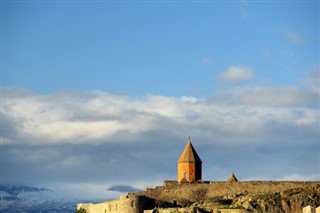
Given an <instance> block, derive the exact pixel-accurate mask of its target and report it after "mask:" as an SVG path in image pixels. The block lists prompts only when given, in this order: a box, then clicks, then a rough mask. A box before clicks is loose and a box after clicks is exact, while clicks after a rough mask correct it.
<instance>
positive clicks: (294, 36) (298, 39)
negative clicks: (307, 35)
mask: <svg viewBox="0 0 320 213" xmlns="http://www.w3.org/2000/svg"><path fill="white" fill-rule="evenodd" d="M285 36H286V37H287V38H288V39H289V41H291V42H292V43H295V44H301V43H302V42H303V39H302V37H301V36H300V35H298V34H297V33H295V32H292V31H286V32H285Z"/></svg>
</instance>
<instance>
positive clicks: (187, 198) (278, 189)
mask: <svg viewBox="0 0 320 213" xmlns="http://www.w3.org/2000/svg"><path fill="white" fill-rule="evenodd" d="M140 194H141V195H145V196H148V197H152V198H154V199H155V200H156V202H157V203H158V206H159V207H169V206H170V204H173V203H174V204H177V206H180V207H190V206H191V207H192V208H195V207H196V208H198V209H199V210H200V209H202V212H212V211H213V212H217V211H218V209H243V210H245V211H248V212H285V213H301V212H302V208H303V207H305V206H307V205H312V206H320V182H278V181H247V182H212V183H210V184H209V183H207V184H200V183H196V184H181V185H178V184H171V185H170V184H169V185H168V186H166V187H163V186H162V187H156V188H148V189H147V190H145V191H143V192H140Z"/></svg>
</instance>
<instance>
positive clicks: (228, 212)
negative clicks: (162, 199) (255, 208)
mask: <svg viewBox="0 0 320 213" xmlns="http://www.w3.org/2000/svg"><path fill="white" fill-rule="evenodd" d="M172 212H179V213H194V212H195V211H194V209H193V208H167V209H158V210H157V213H172ZM215 212H219V213H247V211H246V210H244V209H218V210H216V211H215ZM143 213H154V211H153V210H145V211H143Z"/></svg>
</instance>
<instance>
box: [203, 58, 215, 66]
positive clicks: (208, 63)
mask: <svg viewBox="0 0 320 213" xmlns="http://www.w3.org/2000/svg"><path fill="white" fill-rule="evenodd" d="M201 64H204V65H210V66H211V65H212V64H213V61H212V60H211V59H210V58H201Z"/></svg>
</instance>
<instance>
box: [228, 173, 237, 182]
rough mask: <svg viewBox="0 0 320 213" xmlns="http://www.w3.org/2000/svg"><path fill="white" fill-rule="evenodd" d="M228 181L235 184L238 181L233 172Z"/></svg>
mask: <svg viewBox="0 0 320 213" xmlns="http://www.w3.org/2000/svg"><path fill="white" fill-rule="evenodd" d="M228 181H229V182H237V181H238V179H237V178H236V176H235V175H234V174H233V172H232V173H231V175H230V177H229V179H228Z"/></svg>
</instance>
